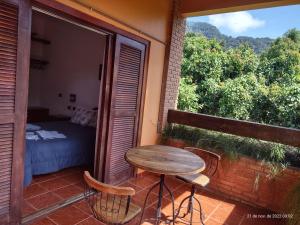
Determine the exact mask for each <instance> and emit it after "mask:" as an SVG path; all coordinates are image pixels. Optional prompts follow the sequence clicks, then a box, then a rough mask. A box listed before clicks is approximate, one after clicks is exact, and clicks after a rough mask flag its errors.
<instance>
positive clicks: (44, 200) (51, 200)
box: [27, 192, 62, 209]
mask: <svg viewBox="0 0 300 225" xmlns="http://www.w3.org/2000/svg"><path fill="white" fill-rule="evenodd" d="M61 200H62V198H60V197H59V196H58V195H56V194H54V193H53V192H48V193H45V194H41V195H38V196H35V197H32V198H28V199H27V201H28V202H29V203H30V204H31V205H32V206H33V207H35V208H36V209H42V208H46V207H49V206H51V205H53V204H55V203H57V202H60V201H61Z"/></svg>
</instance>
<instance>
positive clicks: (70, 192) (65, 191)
mask: <svg viewBox="0 0 300 225" xmlns="http://www.w3.org/2000/svg"><path fill="white" fill-rule="evenodd" d="M82 191H83V190H82V189H81V188H79V187H78V186H75V185H73V184H71V185H69V186H66V187H63V188H59V189H57V190H55V191H53V192H54V193H55V194H57V195H58V196H59V197H61V198H62V199H68V198H71V197H72V196H75V195H78V194H80V193H82Z"/></svg>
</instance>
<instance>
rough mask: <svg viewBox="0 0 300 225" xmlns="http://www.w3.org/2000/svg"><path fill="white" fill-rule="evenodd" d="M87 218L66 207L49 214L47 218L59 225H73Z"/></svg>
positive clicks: (84, 214) (76, 210) (78, 211)
mask: <svg viewBox="0 0 300 225" xmlns="http://www.w3.org/2000/svg"><path fill="white" fill-rule="evenodd" d="M89 216H90V215H88V214H86V213H84V212H82V211H81V210H79V209H77V208H75V207H73V206H68V207H65V208H62V209H59V210H57V211H56V212H53V213H51V214H50V215H49V216H48V217H49V218H50V219H51V220H53V221H54V222H55V223H57V224H59V225H73V224H76V223H79V222H81V221H82V220H84V219H86V218H88V217H89Z"/></svg>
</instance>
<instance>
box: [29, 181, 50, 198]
mask: <svg viewBox="0 0 300 225" xmlns="http://www.w3.org/2000/svg"><path fill="white" fill-rule="evenodd" d="M46 192H48V191H47V189H45V188H43V187H42V186H41V185H39V184H33V185H30V186H28V187H27V188H25V189H24V198H25V199H26V198H30V197H34V196H37V195H40V194H44V193H46Z"/></svg>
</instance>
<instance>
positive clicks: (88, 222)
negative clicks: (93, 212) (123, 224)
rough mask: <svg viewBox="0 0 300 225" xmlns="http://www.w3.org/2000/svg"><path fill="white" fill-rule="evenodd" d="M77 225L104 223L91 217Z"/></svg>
mask: <svg viewBox="0 0 300 225" xmlns="http://www.w3.org/2000/svg"><path fill="white" fill-rule="evenodd" d="M77 225H104V223H101V222H100V221H99V220H96V219H95V218H94V217H92V216H91V217H89V218H87V219H85V220H83V221H81V222H80V223H77Z"/></svg>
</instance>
